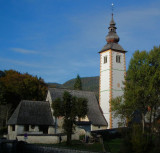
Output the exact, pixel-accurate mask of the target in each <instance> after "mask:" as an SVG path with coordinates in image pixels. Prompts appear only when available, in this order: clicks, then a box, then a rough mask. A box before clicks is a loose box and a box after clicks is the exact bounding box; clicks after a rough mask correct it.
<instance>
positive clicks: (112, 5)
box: [111, 3, 114, 16]
mask: <svg viewBox="0 0 160 153" xmlns="http://www.w3.org/2000/svg"><path fill="white" fill-rule="evenodd" d="M111 7H112V16H113V11H114V4H113V3H112V4H111Z"/></svg>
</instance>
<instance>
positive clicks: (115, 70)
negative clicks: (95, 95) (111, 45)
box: [99, 49, 126, 129]
mask: <svg viewBox="0 0 160 153" xmlns="http://www.w3.org/2000/svg"><path fill="white" fill-rule="evenodd" d="M116 56H120V62H116ZM104 57H107V62H106V63H105V62H104ZM125 73H126V66H125V52H121V51H114V50H111V49H109V50H106V51H103V52H101V53H100V84H99V103H100V106H101V108H102V111H103V114H104V117H105V118H106V120H107V121H108V128H109V129H111V128H117V127H118V122H119V119H118V118H114V117H113V113H114V112H112V108H111V105H110V100H111V99H112V98H116V97H118V96H122V95H123V90H122V88H123V87H124V85H123V82H124V76H125Z"/></svg>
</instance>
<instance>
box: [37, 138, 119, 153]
mask: <svg viewBox="0 0 160 153" xmlns="http://www.w3.org/2000/svg"><path fill="white" fill-rule="evenodd" d="M121 141H122V140H121V139H112V140H110V141H104V147H105V149H106V151H109V149H108V146H109V148H110V151H111V153H118V152H119V150H120V146H121V143H122V142H121ZM39 145H41V146H42V145H43V146H48V147H55V148H68V149H75V150H84V151H93V152H103V146H102V144H101V143H99V142H96V143H94V144H86V143H82V142H81V141H77V140H73V141H72V145H70V146H67V145H66V143H64V142H63V143H61V144H39Z"/></svg>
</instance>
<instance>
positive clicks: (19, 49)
mask: <svg viewBox="0 0 160 153" xmlns="http://www.w3.org/2000/svg"><path fill="white" fill-rule="evenodd" d="M10 50H12V51H14V52H17V53H22V54H38V52H37V51H35V50H29V49H23V48H10Z"/></svg>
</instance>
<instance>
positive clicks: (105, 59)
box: [104, 56, 107, 64]
mask: <svg viewBox="0 0 160 153" xmlns="http://www.w3.org/2000/svg"><path fill="white" fill-rule="evenodd" d="M105 63H107V56H104V64H105Z"/></svg>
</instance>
